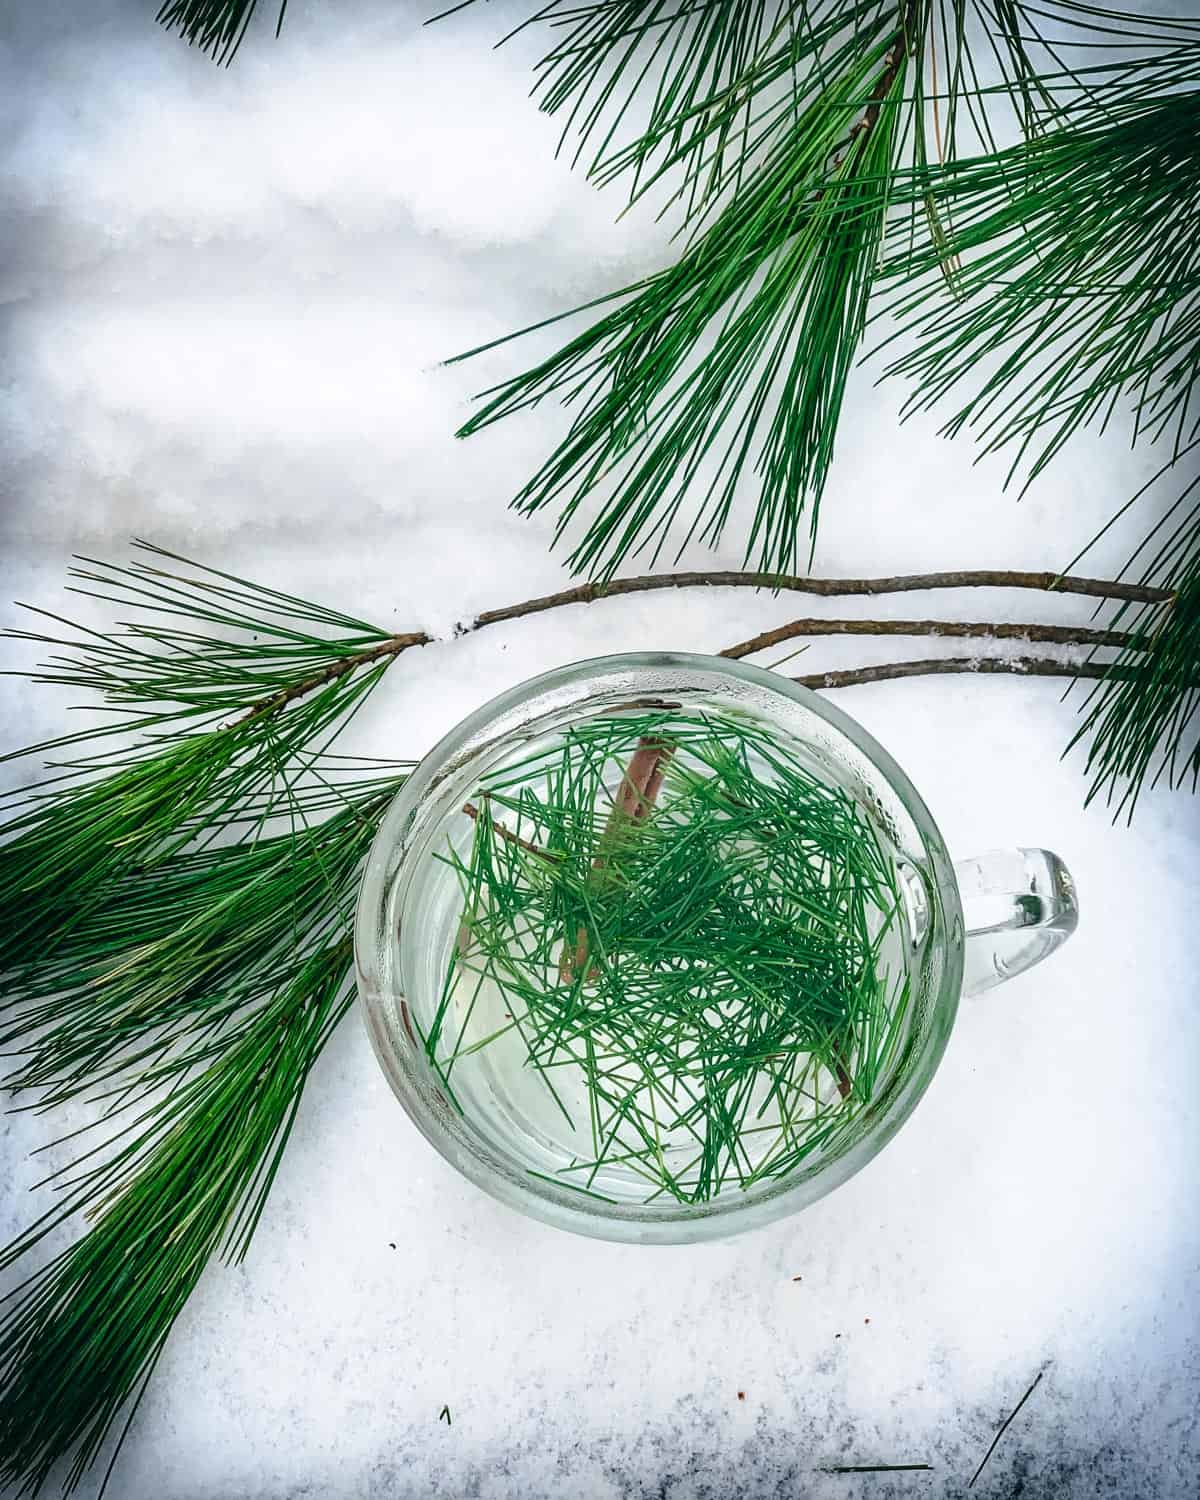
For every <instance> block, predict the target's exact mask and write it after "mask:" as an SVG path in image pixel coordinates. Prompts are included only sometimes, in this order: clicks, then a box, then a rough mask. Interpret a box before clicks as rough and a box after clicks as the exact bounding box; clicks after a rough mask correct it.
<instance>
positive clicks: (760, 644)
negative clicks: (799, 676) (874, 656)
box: [720, 620, 1137, 661]
mask: <svg viewBox="0 0 1200 1500" xmlns="http://www.w3.org/2000/svg"><path fill="white" fill-rule="evenodd" d="M810 635H813V636H822V635H902V636H913V635H932V636H947V637H951V636H952V637H957V638H966V639H973V640H996V641H1030V642H1034V641H1038V642H1043V643H1045V644H1053V645H1058V646H1132V645H1134V644H1135V642H1136V640H1137V637H1136V636H1134V635H1132V634H1131V633H1130V632H1129V631H1125V630H1089V629H1086V628H1082V627H1079V626H1075V625H1022V624H1013V623H1000V622H997V623H993V622H989V621H986V620H983V621H971V622H968V621H964V620H792V621H791V622H790V623H789V624H787V625H780V626H778V627H777V628H776V629H774V630H764V631H763V632H762V634H761V635H756V636H753V637H751V639H750V640H748V641H742V642H740V644H738V645H736V646H727V647H726V649H725V650H724V651H722V652H721V653H720V655H722V656H728V657H730V658H732V659H733V660H735V661H736V660H739V659H740V658H742V657H744V656H753V655H755V654H756V653H757V652H759V651H766V650H768V649H769V648H770V647H772V646H779V645H782V644H783V642H784V641H794V640H796V639H797V638H798V637H800V636H810Z"/></svg>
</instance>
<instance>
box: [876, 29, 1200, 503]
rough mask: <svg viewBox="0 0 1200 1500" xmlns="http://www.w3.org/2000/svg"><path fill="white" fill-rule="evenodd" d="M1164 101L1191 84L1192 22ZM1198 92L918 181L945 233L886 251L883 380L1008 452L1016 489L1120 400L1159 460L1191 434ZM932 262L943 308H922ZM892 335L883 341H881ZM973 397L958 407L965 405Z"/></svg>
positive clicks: (1130, 108) (1198, 363) (1123, 102)
mask: <svg viewBox="0 0 1200 1500" xmlns="http://www.w3.org/2000/svg"><path fill="white" fill-rule="evenodd" d="M1193 33H1194V35H1193V42H1192V46H1191V47H1190V48H1182V47H1181V48H1180V49H1179V63H1180V73H1181V75H1182V76H1181V77H1179V78H1178V79H1177V80H1176V84H1175V86H1176V87H1179V86H1180V85H1182V84H1183V83H1185V81H1187V80H1188V78H1189V75H1190V77H1191V79H1192V81H1193V83H1194V84H1200V23H1194V24H1193ZM1198 131H1200V88H1196V87H1194V86H1193V88H1192V90H1191V91H1190V92H1182V93H1171V94H1168V95H1166V96H1165V97H1162V98H1150V99H1143V98H1142V97H1140V95H1135V96H1134V97H1133V98H1131V99H1126V98H1121V99H1118V100H1113V101H1111V102H1106V103H1105V105H1104V108H1103V110H1102V111H1101V110H1096V111H1094V112H1093V113H1092V114H1091V115H1090V116H1089V115H1088V114H1086V113H1085V114H1083V115H1082V116H1081V117H1072V119H1071V120H1070V122H1069V123H1067V124H1065V125H1064V126H1063V127H1062V128H1060V129H1058V130H1056V131H1055V132H1054V133H1053V134H1050V135H1047V136H1045V137H1042V138H1039V139H1037V140H1034V141H1031V142H1029V143H1027V144H1025V145H1023V146H1021V147H1018V148H1013V149H1010V150H1008V151H1005V152H1002V153H1000V154H999V155H997V156H994V157H990V158H982V159H977V160H974V161H967V162H958V163H955V164H951V165H948V166H947V167H945V168H943V169H941V170H939V171H937V172H935V173H931V174H930V175H929V177H928V179H927V181H926V183H925V186H924V191H925V192H927V193H928V194H929V196H930V198H931V199H932V200H933V201H934V202H935V203H936V204H937V205H939V207H940V208H942V210H943V212H945V213H949V212H951V211H952V213H953V218H954V227H953V229H952V230H950V231H948V232H947V233H946V234H945V235H944V236H939V237H938V238H937V240H936V241H935V240H933V239H932V238H931V237H930V238H927V239H926V241H925V243H924V244H922V245H921V246H919V247H918V248H917V249H915V250H913V251H903V252H900V253H898V254H896V255H895V256H894V257H893V259H892V260H891V261H890V263H889V264H888V266H887V267H886V268H885V275H886V276H887V277H888V278H890V279H892V280H894V281H900V282H903V290H902V291H901V292H900V293H899V294H898V295H897V296H896V297H895V298H894V300H893V303H892V306H891V309H890V310H891V311H892V313H893V315H894V316H895V317H897V318H898V319H899V321H900V323H901V327H902V331H903V333H904V335H905V336H906V338H907V339H908V340H909V341H910V342H911V347H909V348H907V349H906V350H905V352H904V353H903V354H901V355H900V356H899V357H897V358H896V359H894V360H893V361H892V363H891V364H890V365H889V366H888V368H887V373H888V374H898V375H901V376H904V377H907V378H909V379H911V380H913V381H914V382H915V383H916V390H915V391H914V393H913V395H912V396H911V397H910V398H909V401H908V403H907V408H906V409H907V410H915V409H918V408H925V407H931V406H934V405H935V404H938V403H941V402H943V401H946V400H953V401H954V402H955V404H956V408H957V409H956V410H955V412H954V415H953V416H952V417H951V418H950V419H949V421H948V422H947V423H946V426H945V431H946V432H947V433H948V434H949V435H951V436H953V435H955V434H956V433H958V432H960V431H963V430H966V429H972V430H973V431H974V433H975V434H976V435H977V436H978V438H979V440H980V442H981V443H982V445H983V448H984V451H989V450H991V449H996V448H1001V447H1006V446H1009V447H1012V448H1013V450H1014V458H1013V461H1012V468H1013V470H1014V471H1015V470H1016V468H1017V467H1018V466H1019V465H1021V464H1022V463H1025V461H1026V460H1028V462H1027V463H1026V467H1027V469H1028V478H1027V481H1026V482H1027V483H1028V482H1029V480H1032V479H1033V478H1034V477H1036V476H1037V475H1038V474H1039V473H1040V472H1041V471H1042V470H1043V469H1044V468H1045V466H1046V465H1047V464H1048V463H1049V462H1050V460H1051V459H1052V458H1053V457H1054V456H1055V455H1056V454H1057V453H1059V452H1060V451H1061V449H1062V447H1063V446H1064V444H1065V443H1066V442H1067V441H1068V439H1069V438H1070V437H1071V436H1072V435H1073V434H1074V433H1075V432H1077V431H1078V430H1079V429H1080V428H1082V427H1084V426H1086V425H1088V424H1090V423H1093V422H1095V423H1098V424H1100V425H1101V426H1102V425H1104V424H1105V423H1107V422H1108V421H1109V420H1111V418H1112V416H1113V414H1114V413H1115V412H1116V411H1117V410H1118V409H1119V407H1120V405H1121V404H1122V403H1125V404H1127V405H1128V408H1129V410H1130V411H1131V412H1132V414H1133V415H1134V418H1135V429H1134V436H1135V440H1136V438H1137V437H1139V436H1142V437H1144V438H1145V439H1146V441H1148V442H1154V441H1156V440H1158V439H1163V440H1165V441H1167V442H1169V443H1170V444H1171V445H1172V446H1173V447H1174V449H1175V451H1179V449H1180V448H1182V447H1183V446H1185V445H1186V444H1187V443H1189V442H1191V441H1192V440H1193V439H1194V438H1195V437H1196V436H1197V434H1198V433H1200V405H1198V404H1197V400H1196V385H1197V378H1198V377H1200V359H1198V353H1197V350H1198V348H1200V233H1198V232H1197V229H1198V226H1200V159H1198V155H1197V150H1196V139H1197V133H1198ZM947 256H950V257H953V258H954V259H955V261H956V263H957V264H958V270H957V272H956V275H955V291H956V293H957V300H956V303H955V304H954V305H953V306H952V307H947V306H946V305H945V303H944V302H943V301H942V299H940V298H937V297H935V296H933V293H935V292H936V290H937V283H938V281H939V279H940V277H941V268H942V267H943V266H944V264H945V261H946V258H947ZM898 336H899V335H893V338H895V337H898ZM972 388H974V391H973V393H972V394H968V395H965V396H964V392H971V391H972Z"/></svg>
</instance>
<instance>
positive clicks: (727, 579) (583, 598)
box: [243, 568, 1175, 720]
mask: <svg viewBox="0 0 1200 1500" xmlns="http://www.w3.org/2000/svg"><path fill="white" fill-rule="evenodd" d="M690 588H751V589H767V590H770V591H772V592H774V593H796V594H812V595H814V596H816V597H818V598H826V599H832V598H847V597H852V596H861V595H876V594H900V593H913V592H917V591H920V590H927V589H967V588H1010V589H1037V590H1041V591H1043V592H1048V593H1060V594H1083V595H1086V596H1087V597H1089V598H1093V599H1119V600H1123V601H1125V602H1127V603H1141V604H1164V603H1169V602H1170V600H1172V599H1173V598H1174V597H1175V596H1174V594H1173V593H1172V592H1171V590H1170V589H1159V588H1149V587H1147V586H1145V585H1143V584H1134V583H1122V582H1121V581H1120V580H1118V579H1104V578H1082V577H1076V576H1074V575H1072V574H1058V573H1031V572H1019V571H1012V570H1008V569H1003V568H999V569H997V568H982V569H968V570H965V571H960V572H948V573H907V574H897V575H895V576H894V577H888V578H801V577H797V576H795V575H792V574H788V573H729V572H713V573H650V574H645V575H643V576H641V577H635V578H614V579H612V580H611V581H610V582H608V583H584V584H579V585H577V586H576V587H574V588H569V589H563V590H562V591H561V592H559V593H557V594H545V595H542V596H541V597H540V598H537V599H526V600H523V601H522V602H521V603H519V604H508V605H505V606H504V607H503V608H501V609H485V610H483V611H482V613H480V614H477V615H476V616H475V618H474V619H473V620H471V621H470V622H469V623H468V624H465V625H462V624H460V625H458V626H457V627H456V628H455V635H456V636H462V635H473V634H474V633H475V632H476V631H477V630H484V629H486V628H487V627H488V626H489V625H500V624H503V623H505V622H506V621H509V620H523V619H526V618H528V616H530V615H539V614H545V613H546V612H547V611H548V610H552V609H561V608H565V607H566V606H567V605H570V604H594V603H596V602H597V601H598V600H600V599H610V598H612V599H615V598H619V597H621V596H622V595H624V594H649V593H656V592H660V591H662V590H664V589H690ZM801 623H802V622H796V624H797V625H800V624H801ZM877 624H879V625H880V626H881V627H882V628H880V629H877V630H874V631H872V632H871V633H872V634H888V635H890V634H901V633H904V634H913V633H916V634H926V633H927V634H934V633H941V634H944V635H952V634H964V633H967V631H968V630H969V631H978V632H979V633H980V634H987V635H993V636H997V637H1002V636H1005V635H1007V634H1008V633H1009V632H1010V631H1017V632H1021V633H1024V636H1025V638H1027V639H1029V640H1045V641H1049V640H1063V641H1067V642H1068V644H1084V645H1088V644H1091V645H1095V644H1110V645H1116V644H1121V643H1122V642H1121V641H1119V640H1117V639H1107V640H1104V641H1097V640H1095V639H1094V637H1096V636H1107V637H1110V638H1115V637H1118V636H1119V634H1120V633H1119V632H1116V631H1107V632H1105V631H1099V632H1097V631H1087V630H1084V629H1079V630H1070V632H1069V641H1068V637H1067V636H1065V635H1064V636H1060V635H1050V634H1030V632H1031V631H1037V632H1049V631H1059V630H1060V629H1061V630H1068V629H1069V627H1065V626H1064V627H1059V626H1020V627H1016V626H1011V625H996V626H988V627H986V628H985V627H983V626H981V625H972V626H969V627H962V628H961V629H958V630H956V629H955V627H954V626H953V625H949V624H947V625H941V624H939V623H938V622H936V621H915V622H912V624H910V626H909V627H908V628H906V629H901V627H898V626H896V625H894V624H893V623H892V622H877ZM912 625H916V626H919V627H921V628H920V629H919V630H916V631H914V630H913V628H912ZM926 626H937V631H936V632H935V631H934V630H933V629H928V630H926V629H925V627H926ZM785 628H786V627H785ZM824 628H825V629H827V630H829V631H830V633H831V634H832V633H842V634H852V633H860V632H861V630H862V628H863V627H862V625H861V623H860V622H842V621H832V622H827V623H826V625H825V627H824ZM798 633H802V632H798ZM812 633H813V634H816V633H818V632H817V631H816V630H815V629H814V630H813V631H812ZM435 639H436V637H434V636H431V635H429V634H427V633H426V632H425V631H423V630H409V631H403V632H401V633H399V634H397V635H393V636H389V637H388V638H387V639H386V640H383V641H379V642H377V643H376V644H375V645H374V646H369V647H367V648H366V649H365V650H363V651H357V652H354V653H353V654H351V655H349V656H343V657H341V658H339V660H337V661H336V662H332V663H331V664H330V665H329V666H326V667H323V668H322V669H321V670H320V671H319V672H315V673H314V674H313V675H312V676H311V677H306V678H304V679H303V681H301V682H296V683H292V684H291V686H289V687H287V688H284V689H282V690H281V691H279V692H275V693H271V694H270V695H269V696H268V697H265V698H264V699H263V700H262V701H261V702H260V703H257V704H256V705H255V706H254V707H253V708H251V709H250V710H249V711H248V712H247V713H246V714H244V715H243V720H246V719H256V718H259V717H260V716H261V715H263V714H268V713H274V712H276V711H277V710H278V709H281V708H285V707H286V706H287V705H288V704H289V703H292V702H294V701H295V700H296V699H297V698H303V697H304V696H305V695H306V694H307V693H311V692H315V691H316V690H317V689H318V688H320V687H323V686H325V684H326V683H329V682H333V681H334V680H335V679H337V678H339V677H344V676H345V675H346V673H347V672H353V671H355V670H356V669H357V668H358V667H362V666H369V665H370V664H371V663H373V662H378V661H384V660H386V659H389V658H391V657H395V656H399V655H400V654H401V652H403V651H407V650H409V649H410V648H412V647H414V646H429V645H432V644H433V643H434V641H435ZM779 639H788V637H787V636H784V635H781V636H780V637H779ZM756 640H761V641H762V642H763V644H764V645H765V644H767V643H768V642H767V639H766V637H756ZM750 649H756V650H757V649H761V648H760V647H758V646H755V647H753V648H752V647H751V645H750V643H749V642H743V643H742V645H741V646H734V647H731V648H730V649H729V650H728V651H726V652H725V653H724V654H725V655H727V656H730V655H735V654H736V655H742V654H745V653H746V652H748V651H749V650H750ZM941 670H943V671H955V670H958V671H965V670H967V669H966V668H963V667H958V668H955V667H953V666H944V667H943V668H942V669H941ZM980 670H985V671H986V670H990V669H988V668H980ZM995 670H999V671H1009V670H1017V669H1015V668H1010V667H1000V668H996V669H995ZM1030 670H1031V671H1032V672H1036V671H1037V669H1036V668H1031V669H1030ZM830 675H831V676H833V677H836V675H837V674H830ZM892 675H893V676H898V677H902V676H914V675H916V674H915V673H913V672H911V671H908V672H902V671H897V672H895V673H893V674H892ZM1042 675H1051V674H1049V673H1048V672H1043V673H1042ZM1053 675H1060V674H1059V673H1057V672H1056V673H1054V674H1053ZM1065 675H1069V676H1076V677H1098V676H1101V675H1103V672H1102V670H1099V671H1085V670H1083V669H1082V668H1080V669H1077V670H1072V671H1071V672H1069V673H1066V674H1065ZM801 680H804V679H801ZM852 680H854V681H857V680H858V679H852ZM862 680H863V681H876V680H879V679H876V678H863V679H862ZM823 685H824V686H827V687H848V686H850V681H846V682H841V681H832V680H831V681H830V682H828V683H825V684H823Z"/></svg>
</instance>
